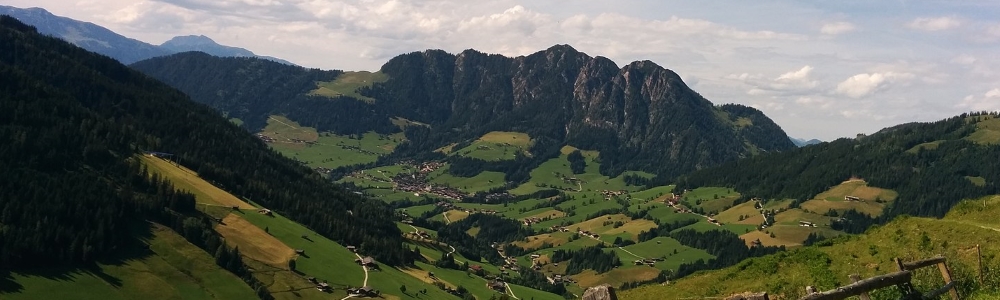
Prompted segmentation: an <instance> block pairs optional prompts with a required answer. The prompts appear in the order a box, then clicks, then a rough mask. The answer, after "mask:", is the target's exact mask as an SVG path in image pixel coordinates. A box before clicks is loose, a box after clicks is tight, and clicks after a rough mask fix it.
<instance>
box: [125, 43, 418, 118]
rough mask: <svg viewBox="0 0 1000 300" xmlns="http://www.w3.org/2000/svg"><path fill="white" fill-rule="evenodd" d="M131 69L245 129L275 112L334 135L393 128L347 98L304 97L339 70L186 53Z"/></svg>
mask: <svg viewBox="0 0 1000 300" xmlns="http://www.w3.org/2000/svg"><path fill="white" fill-rule="evenodd" d="M132 67H133V68H135V69H137V70H139V71H142V72H144V73H146V74H148V75H150V76H152V77H155V78H157V79H159V80H161V81H163V82H165V83H167V84H169V85H171V86H173V87H175V88H177V89H179V90H181V91H183V92H184V93H185V94H187V95H188V96H190V97H191V99H193V100H195V101H197V102H200V103H203V104H206V105H208V106H210V107H212V108H214V109H216V110H218V111H219V112H220V113H222V115H224V116H226V117H228V118H236V119H239V120H241V121H243V126H244V127H246V128H247V130H249V131H250V132H257V131H260V130H261V129H263V128H264V126H265V125H266V124H267V118H268V116H270V115H275V114H280V115H285V116H287V117H288V118H290V119H292V120H295V121H296V122H298V123H300V124H302V125H305V126H309V127H313V128H316V129H317V130H319V131H332V132H335V133H337V134H352V133H364V132H366V131H376V132H380V133H389V132H395V131H398V130H399V129H398V128H396V127H395V126H393V125H392V123H390V122H389V118H388V117H382V118H361V117H360V116H366V115H371V114H375V115H383V116H384V115H387V114H385V113H382V114H378V113H377V112H374V111H373V110H374V109H377V108H373V107H371V106H370V105H368V104H365V103H364V102H359V101H356V100H354V99H351V98H348V97H340V98H342V99H330V98H326V97H319V96H309V95H307V94H308V93H309V91H311V90H314V89H316V83H317V82H320V81H331V80H333V79H334V78H336V77H337V76H338V75H340V74H342V73H343V72H341V71H321V70H317V69H306V68H302V67H298V66H290V65H286V64H282V63H277V62H273V61H269V60H266V59H261V58H252V57H225V58H223V57H215V56H211V55H208V54H205V53H200V52H185V53H179V54H174V55H170V56H165V57H157V58H153V59H149V60H144V61H141V62H138V63H135V64H133V65H132Z"/></svg>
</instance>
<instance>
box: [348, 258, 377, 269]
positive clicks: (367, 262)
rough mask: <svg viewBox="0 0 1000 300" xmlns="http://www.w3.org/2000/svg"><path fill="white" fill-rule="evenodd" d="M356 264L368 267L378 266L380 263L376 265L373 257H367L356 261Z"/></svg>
mask: <svg viewBox="0 0 1000 300" xmlns="http://www.w3.org/2000/svg"><path fill="white" fill-rule="evenodd" d="M354 262H355V263H357V264H359V265H362V266H366V267H373V266H378V263H376V262H375V259H374V258H372V257H371V256H365V258H358V259H355V260H354Z"/></svg>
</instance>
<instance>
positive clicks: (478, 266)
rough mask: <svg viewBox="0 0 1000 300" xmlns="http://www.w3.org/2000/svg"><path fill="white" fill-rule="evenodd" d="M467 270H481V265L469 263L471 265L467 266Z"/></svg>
mask: <svg viewBox="0 0 1000 300" xmlns="http://www.w3.org/2000/svg"><path fill="white" fill-rule="evenodd" d="M469 270H472V272H480V271H482V270H483V266H480V265H471V266H469Z"/></svg>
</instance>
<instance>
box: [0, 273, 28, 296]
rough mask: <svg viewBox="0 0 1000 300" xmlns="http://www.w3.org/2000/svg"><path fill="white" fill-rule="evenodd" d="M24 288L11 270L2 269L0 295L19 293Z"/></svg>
mask: <svg viewBox="0 0 1000 300" xmlns="http://www.w3.org/2000/svg"><path fill="white" fill-rule="evenodd" d="M22 290H24V286H23V285H21V284H20V283H17V282H16V281H14V277H13V276H12V274H11V273H10V271H0V295H3V294H8V293H18V292H21V291H22Z"/></svg>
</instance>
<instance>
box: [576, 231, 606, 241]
mask: <svg viewBox="0 0 1000 300" xmlns="http://www.w3.org/2000/svg"><path fill="white" fill-rule="evenodd" d="M576 233H579V234H580V235H582V236H586V237H589V238H593V239H597V238H600V237H601V235H599V234H597V233H593V232H590V230H581V229H577V230H576Z"/></svg>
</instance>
